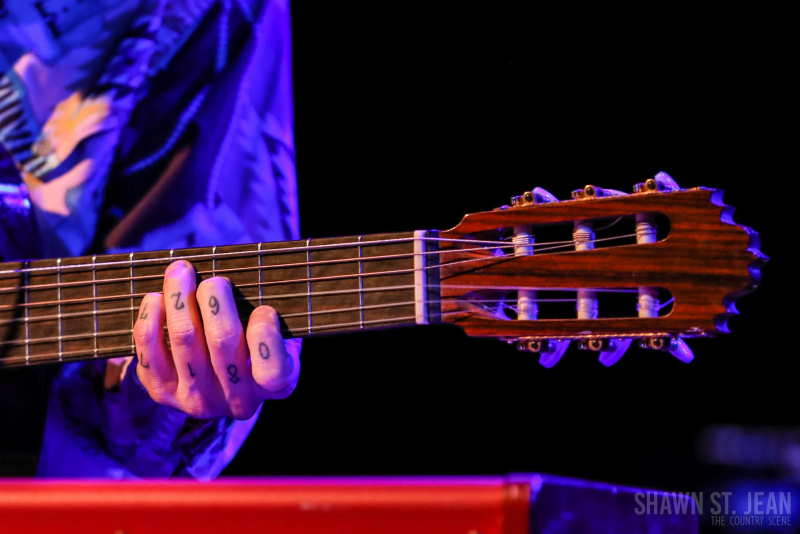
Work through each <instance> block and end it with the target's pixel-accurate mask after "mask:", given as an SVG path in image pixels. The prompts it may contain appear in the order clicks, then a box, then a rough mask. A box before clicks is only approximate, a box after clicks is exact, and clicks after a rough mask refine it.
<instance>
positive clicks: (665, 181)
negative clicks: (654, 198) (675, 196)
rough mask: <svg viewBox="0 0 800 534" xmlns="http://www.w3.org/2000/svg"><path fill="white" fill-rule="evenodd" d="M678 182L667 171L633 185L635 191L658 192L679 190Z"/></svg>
mask: <svg viewBox="0 0 800 534" xmlns="http://www.w3.org/2000/svg"><path fill="white" fill-rule="evenodd" d="M679 190H680V186H679V185H678V183H677V182H676V181H675V180H674V179H673V178H672V176H670V175H669V174H667V173H665V172H660V173H658V174H656V175H655V176H654V177H653V178H648V179H647V180H645V181H644V182H642V183H640V184H636V185H634V186H633V192H634V193H658V192H660V191H679Z"/></svg>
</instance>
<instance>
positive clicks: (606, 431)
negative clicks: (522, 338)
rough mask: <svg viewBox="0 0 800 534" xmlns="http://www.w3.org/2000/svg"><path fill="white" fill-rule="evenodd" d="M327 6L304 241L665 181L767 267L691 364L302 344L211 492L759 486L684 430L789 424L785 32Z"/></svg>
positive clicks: (303, 36) (757, 21) (455, 338)
mask: <svg viewBox="0 0 800 534" xmlns="http://www.w3.org/2000/svg"><path fill="white" fill-rule="evenodd" d="M345 4H346V5H343V4H342V3H336V4H332V3H325V4H324V5H319V4H318V3H315V4H314V5H313V7H312V6H311V5H309V4H306V3H302V4H301V3H298V2H296V3H295V5H294V7H293V15H292V16H293V31H294V76H295V78H294V80H295V96H296V103H295V107H296V132H297V137H296V140H297V160H298V173H299V190H300V208H301V220H302V224H301V227H302V233H303V237H323V236H335V235H352V234H358V233H369V232H388V231H401V230H410V229H423V228H424V229H429V228H439V229H446V228H449V227H452V226H454V225H455V224H456V223H457V222H458V221H459V219H460V217H461V216H462V215H463V214H464V213H468V212H473V211H483V210H489V209H492V208H495V207H497V206H499V205H502V204H506V203H508V200H509V197H510V196H511V195H515V194H520V193H521V192H523V191H525V190H530V189H531V188H533V187H535V186H541V187H544V188H546V189H548V190H550V191H551V192H552V193H553V194H555V195H556V196H557V197H559V198H561V199H564V198H568V197H569V193H570V191H571V190H572V189H574V188H578V187H582V186H583V185H585V184H587V183H592V184H596V185H599V186H601V187H603V186H605V187H611V188H616V189H621V190H624V191H630V188H631V186H632V184H633V183H635V182H638V181H643V179H645V178H647V177H651V176H653V175H654V174H656V173H657V172H659V171H662V170H663V171H666V172H668V173H669V174H671V175H672V176H673V178H675V179H676V180H677V181H678V183H679V184H680V185H681V186H683V187H693V186H699V185H703V186H708V187H714V188H721V189H724V190H725V200H726V201H727V203H728V204H731V205H733V206H736V207H737V208H738V211H737V212H736V216H735V219H736V221H737V222H739V223H742V224H746V225H749V226H752V227H753V228H755V229H757V230H758V231H759V232H760V234H761V237H762V249H763V251H765V252H766V254H767V255H769V256H771V258H772V260H771V262H770V263H769V264H768V265H767V266H766V267H765V268H764V269H763V285H762V287H761V288H760V289H759V290H758V291H757V292H756V293H755V294H752V295H750V296H747V297H745V298H743V299H741V300H740V302H739V309H740V311H741V316H740V317H737V318H734V319H732V320H731V321H730V327H731V330H732V333H731V334H729V335H727V336H724V337H721V338H717V339H712V340H694V341H690V346H691V347H692V348H693V350H694V352H695V355H696V359H695V361H694V362H693V363H691V364H690V365H685V364H682V363H680V362H678V361H677V360H675V359H674V358H671V357H670V356H669V355H666V354H661V353H651V352H645V351H642V350H640V349H636V348H632V349H631V350H630V351H629V353H628V354H627V355H626V356H625V357H624V358H623V359H622V361H620V362H619V363H618V364H617V365H616V366H615V367H613V368H611V369H606V368H604V367H602V366H601V365H600V364H599V363H598V362H597V361H596V358H594V357H592V356H591V355H590V354H588V353H583V352H580V351H578V350H577V349H570V351H569V352H568V353H567V355H566V356H565V357H564V359H563V361H562V362H561V363H560V364H559V365H557V366H556V367H555V368H553V369H550V370H547V369H544V368H541V367H540V366H539V365H538V364H537V363H536V358H535V357H533V356H530V355H526V354H524V353H518V352H516V351H515V350H514V349H513V348H512V347H509V346H507V345H505V344H503V343H501V342H495V341H491V340H479V339H469V338H467V337H466V336H465V335H463V334H462V333H461V332H460V331H459V330H458V329H455V328H451V327H435V326H432V327H422V328H412V329H404V330H395V331H384V332H380V333H371V334H364V335H356V336H348V337H327V338H316V339H312V340H309V341H307V342H306V344H305V346H304V349H303V355H302V361H303V371H302V374H301V379H300V384H299V387H298V389H297V391H296V393H295V394H294V395H293V396H292V397H291V398H289V399H287V400H285V401H279V402H273V403H269V404H268V405H267V406H266V407H265V408H264V411H263V413H262V415H261V420H260V421H259V423H258V425H257V427H256V429H255V430H254V432H253V435H252V437H251V438H250V440H249V441H248V442H247V443H246V445H245V446H244V448H243V449H242V451H241V453H240V454H239V456H238V457H237V458H236V460H235V461H234V462H233V464H232V465H231V466H230V467H229V468H228V469H227V471H226V472H225V473H226V474H229V475H240V474H248V475H251V474H252V475H255V474H258V475H272V474H275V475H277V474H344V475H355V474H411V473H413V474H438V473H444V474H488V473H508V472H521V471H539V472H547V473H556V474H562V475H568V476H573V477H579V478H588V479H597V480H603V481H611V482H617V483H623V484H633V485H642V486H647V487H654V488H663V489H669V490H676V491H697V490H700V489H709V488H710V489H709V491H710V490H712V489H715V488H721V487H722V486H721V485H722V484H723V482H724V481H726V480H727V479H728V478H729V477H730V476H733V475H736V476H739V475H743V474H744V475H747V476H751V475H752V476H758V477H763V476H766V474H768V473H767V471H765V470H757V471H753V470H749V471H745V470H743V469H741V468H739V467H730V466H729V467H725V466H721V465H718V464H715V463H712V462H709V461H707V460H704V459H703V458H702V457H701V456H702V455H700V454H699V453H698V448H699V449H702V446H700V447H699V446H698V443H699V442H701V444H702V440H699V439H698V435H699V432H700V431H701V430H702V429H705V428H707V427H708V426H709V425H714V424H733V425H743V426H745V427H747V429H749V430H748V432H756V434H758V433H759V432H762V431H764V432H771V431H773V430H774V431H775V432H778V433H779V434H780V433H781V432H783V434H781V435H784V434H785V433H786V432H789V431H793V430H794V429H795V428H796V427H800V413H798V404H799V402H798V398H797V394H796V389H795V387H796V384H797V380H796V375H795V373H794V372H793V371H792V370H791V369H792V367H791V362H792V360H793V359H794V358H796V356H797V348H796V347H797V342H796V341H795V335H794V333H793V332H794V330H793V329H792V328H790V325H791V323H790V321H789V320H788V319H786V318H785V316H787V315H791V314H793V312H792V311H791V310H792V309H793V308H794V306H792V305H791V304H790V303H791V302H792V301H793V300H794V299H793V297H792V294H793V293H795V292H796V291H797V285H796V284H791V283H790V278H789V273H790V267H787V265H786V263H787V259H788V252H786V251H787V250H789V249H790V248H791V247H793V246H794V244H793V241H794V239H789V238H790V237H793V236H792V235H791V234H790V233H789V232H788V231H786V230H784V228H785V225H786V224H788V221H789V215H791V214H792V213H794V212H796V209H793V208H792V207H791V205H792V204H793V202H794V199H795V198H796V195H795V193H794V188H795V187H796V186H793V185H792V183H793V182H795V181H796V180H795V178H796V175H797V172H796V170H793V171H792V172H791V174H789V173H788V170H787V169H785V168H783V167H782V165H781V160H782V158H783V157H784V156H783V155H784V154H786V153H787V152H788V149H789V146H790V141H789V137H788V132H787V131H786V129H787V126H788V122H789V108H788V96H789V87H788V72H789V71H790V64H791V63H790V62H789V54H788V52H787V48H788V42H789V38H788V34H787V33H786V32H784V31H783V29H782V27H781V25H780V24H779V23H780V20H781V17H780V16H779V15H777V14H776V15H770V16H767V15H766V14H763V13H735V14H730V13H721V14H717V15H715V16H714V17H711V18H704V19H702V20H700V19H699V18H698V17H697V16H696V14H695V13H686V14H680V13H677V14H676V13H673V14H672V16H673V17H674V16H677V19H676V20H671V21H669V22H667V21H666V20H664V19H662V18H658V17H651V18H646V19H645V18H642V19H641V20H632V19H630V18H629V17H630V16H631V14H630V13H629V14H627V16H626V17H625V18H617V17H616V16H615V15H613V14H611V13H602V14H600V13H595V14H584V15H582V20H581V21H577V20H576V19H575V18H574V15H575V14H574V13H566V14H562V15H560V16H556V15H554V14H552V13H532V12H526V11H521V10H518V9H516V8H514V9H511V8H508V7H494V4H486V5H485V6H484V8H483V9H482V10H481V11H467V10H466V9H465V8H461V9H459V10H450V9H445V8H444V7H432V6H430V5H425V6H422V5H419V4H415V5H414V6H406V5H402V4H398V3H375V2H347V3H345ZM498 5H500V4H498ZM576 9H577V8H576ZM623 20H625V21H629V22H622V21H623ZM790 176H791V177H792V179H791V180H790ZM783 303H785V304H784V305H782V304H783ZM769 429H772V430H769ZM758 435H760V434H758ZM745 437H746V436H745ZM751 460H752V459H751ZM737 462H738V460H737V461H735V462H733V463H737ZM751 463H752V462H751ZM785 472H786V471H785V470H784V471H783V473H785Z"/></svg>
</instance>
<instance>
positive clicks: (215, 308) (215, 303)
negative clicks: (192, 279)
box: [208, 295, 219, 315]
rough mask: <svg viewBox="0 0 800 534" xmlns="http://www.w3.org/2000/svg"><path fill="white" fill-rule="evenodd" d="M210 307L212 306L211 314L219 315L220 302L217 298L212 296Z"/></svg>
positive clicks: (209, 302) (209, 301)
mask: <svg viewBox="0 0 800 534" xmlns="http://www.w3.org/2000/svg"><path fill="white" fill-rule="evenodd" d="M208 305H209V306H211V313H213V314H214V315H216V314H218V313H219V301H218V300H217V297H215V296H214V295H211V298H210V299H208Z"/></svg>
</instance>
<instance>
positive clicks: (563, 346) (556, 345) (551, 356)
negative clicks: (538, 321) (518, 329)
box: [516, 339, 569, 369]
mask: <svg viewBox="0 0 800 534" xmlns="http://www.w3.org/2000/svg"><path fill="white" fill-rule="evenodd" d="M516 346H517V350H521V351H525V352H533V353H538V354H539V355H540V356H539V364H540V365H541V366H543V367H547V368H548V369H549V368H550V367H553V366H554V365H555V364H557V363H558V361H559V360H560V359H561V357H562V356H563V355H564V353H565V352H567V349H568V348H569V340H568V339H565V340H561V339H546V340H539V339H518V340H517V341H516Z"/></svg>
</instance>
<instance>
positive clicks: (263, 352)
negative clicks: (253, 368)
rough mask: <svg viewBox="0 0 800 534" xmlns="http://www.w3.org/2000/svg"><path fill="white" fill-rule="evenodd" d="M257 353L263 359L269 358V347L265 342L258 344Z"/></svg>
mask: <svg viewBox="0 0 800 534" xmlns="http://www.w3.org/2000/svg"><path fill="white" fill-rule="evenodd" d="M258 355H259V356H261V358H262V359H264V360H269V347H268V346H267V344H266V343H259V344H258Z"/></svg>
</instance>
